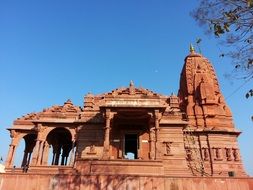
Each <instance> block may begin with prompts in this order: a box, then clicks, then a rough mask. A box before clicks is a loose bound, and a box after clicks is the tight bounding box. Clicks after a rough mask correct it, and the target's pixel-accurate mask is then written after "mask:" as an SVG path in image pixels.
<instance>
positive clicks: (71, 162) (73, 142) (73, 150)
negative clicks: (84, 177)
mask: <svg viewBox="0 0 253 190" xmlns="http://www.w3.org/2000/svg"><path fill="white" fill-rule="evenodd" d="M74 159H75V140H72V148H71V153H70V161H69V165H70V166H72V165H74Z"/></svg>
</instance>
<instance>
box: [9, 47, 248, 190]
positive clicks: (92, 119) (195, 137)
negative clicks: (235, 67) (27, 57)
mask: <svg viewBox="0 0 253 190" xmlns="http://www.w3.org/2000/svg"><path fill="white" fill-rule="evenodd" d="M8 130H9V131H10V133H11V139H12V141H11V144H10V149H9V153H8V157H7V160H6V171H7V173H11V172H13V169H12V167H13V160H14V155H15V150H16V147H17V146H18V144H19V142H20V140H21V139H22V138H23V139H24V140H25V144H26V146H25V150H24V155H23V161H22V163H21V166H22V167H23V166H29V170H28V173H29V174H34V175H38V174H48V175H49V174H50V175H61V174H64V175H65V174H66V175H67V176H68V177H67V178H68V180H69V181H70V182H69V183H70V185H73V184H74V185H76V186H75V187H77V189H82V188H81V187H82V186H81V185H82V183H84V182H83V181H82V180H81V181H80V179H81V178H82V177H80V176H86V177H88V179H91V180H92V179H93V178H92V177H91V176H99V180H100V178H101V179H103V180H104V181H106V183H107V182H108V180H109V178H108V176H110V179H111V178H112V179H113V180H116V181H115V183H116V182H117V183H118V182H119V183H120V180H121V178H120V179H119V178H117V176H132V177H133V176H135V177H133V179H141V178H142V177H145V176H146V177H147V176H153V177H155V178H157V179H159V180H162V181H163V182H161V183H164V187H165V185H166V183H167V182H166V180H170V179H169V178H172V177H174V178H175V179H177V178H178V177H180V179H181V178H184V177H185V178H187V180H191V178H189V177H202V178H203V179H204V178H205V177H208V180H211V182H210V183H213V182H212V178H214V179H217V178H219V177H222V178H226V177H235V176H236V177H240V178H244V177H247V175H246V174H245V172H244V169H243V165H242V160H241V156H240V151H239V147H238V143H237V137H238V136H239V134H240V132H239V131H237V130H236V128H235V127H234V124H233V119H232V114H231V112H230V109H229V108H228V106H227V104H226V103H225V101H224V98H223V95H222V93H221V90H220V87H219V84H218V80H217V76H216V74H215V71H214V68H213V66H212V65H211V63H210V62H209V61H208V60H207V59H206V58H204V57H203V56H202V55H200V54H197V53H195V52H194V50H193V49H191V52H190V54H189V55H188V56H187V57H186V58H185V63H184V66H183V69H182V72H181V78H180V87H179V92H178V96H176V95H170V96H168V95H160V94H158V93H155V92H153V91H151V90H148V89H145V88H137V87H135V86H134V83H133V82H132V81H131V82H130V85H129V86H128V87H124V88H117V89H115V90H113V91H111V92H108V93H104V94H101V95H93V94H91V93H89V94H87V95H86V96H85V97H84V105H83V106H82V107H79V106H75V105H73V103H72V102H71V100H68V101H66V102H65V103H64V104H63V105H60V106H52V107H50V108H47V109H44V110H43V111H41V112H38V113H31V114H27V115H26V116H23V117H21V118H18V119H17V120H15V121H14V123H13V126H12V127H11V128H9V129H8ZM16 171H18V169H16ZM78 176H79V177H80V179H79V178H78ZM106 176H107V177H106ZM65 177H66V176H65ZM89 177H91V178H89ZM63 178H64V177H63ZM76 178H78V180H77V179H76ZM188 178H189V179H188ZM145 179H146V178H145ZM152 179H153V178H152ZM198 179H200V178H198ZM99 180H98V181H99ZM143 180H144V179H143ZM146 180H147V183H150V182H149V179H148V177H147V179H146ZM159 180H158V181H159ZM205 180H207V179H205ZM84 181H85V180H84ZM144 181H145V180H144ZM76 183H77V184H76ZM87 183H88V182H87ZM99 183H100V184H102V182H99ZM122 183H123V182H122ZM140 183H142V182H139V184H140ZM143 183H144V182H143ZM173 183H174V182H173ZM191 183H193V182H191ZM84 184H86V182H85V183H84ZM89 184H93V183H90V182H89ZM152 184H153V186H154V184H155V183H153V182H152ZM57 185H58V186H57V187H59V188H60V189H61V187H62V186H61V183H60V182H59V183H57ZM86 185H87V184H86ZM153 186H152V187H153ZM110 187H111V186H110ZM157 187H158V186H156V188H157ZM196 187H197V186H196ZM221 187H222V185H221ZM187 188H188V187H187ZM187 188H186V189H187ZM189 188H190V187H189Z"/></svg>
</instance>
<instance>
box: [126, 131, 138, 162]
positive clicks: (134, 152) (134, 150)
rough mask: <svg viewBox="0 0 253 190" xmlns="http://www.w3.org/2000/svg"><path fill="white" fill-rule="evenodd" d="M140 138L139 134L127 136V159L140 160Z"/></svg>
mask: <svg viewBox="0 0 253 190" xmlns="http://www.w3.org/2000/svg"><path fill="white" fill-rule="evenodd" d="M138 138H139V137H138V135H137V134H125V144H124V147H125V149H124V153H125V158H127V159H130V160H131V159H137V158H138V144H139V142H138Z"/></svg>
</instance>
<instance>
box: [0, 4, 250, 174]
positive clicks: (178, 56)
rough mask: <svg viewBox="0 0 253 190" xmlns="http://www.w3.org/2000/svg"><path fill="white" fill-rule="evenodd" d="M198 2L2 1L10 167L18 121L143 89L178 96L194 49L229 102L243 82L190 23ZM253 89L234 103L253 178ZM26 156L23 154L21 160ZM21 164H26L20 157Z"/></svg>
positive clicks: (0, 124)
mask: <svg viewBox="0 0 253 190" xmlns="http://www.w3.org/2000/svg"><path fill="white" fill-rule="evenodd" d="M196 5H197V1H194V0H192V1H183V0H178V1H165V0H164V1H162V0H161V1H159V2H158V1H151V0H145V1H144V0H139V1H136V0H128V1H115V0H108V1H98V0H94V1H83V0H76V1H66V0H61V1H60V0H58V1H57V0H55V1H49V0H45V1H26V0H24V1H0V71H1V74H0V102H1V106H0V138H1V144H0V156H3V158H4V159H5V157H6V154H7V152H8V148H9V146H8V145H9V143H10V137H9V134H8V131H6V128H7V127H10V126H11V125H12V122H13V120H14V119H15V118H17V117H20V116H22V115H24V114H26V113H29V112H33V111H40V110H42V109H43V108H45V107H50V106H52V105H57V104H63V102H64V101H66V100H67V99H68V98H70V99H72V101H73V102H74V103H75V104H77V105H80V106H82V105H83V97H84V95H85V94H87V93H88V92H92V93H94V94H99V93H103V92H107V91H110V90H112V89H114V88H118V87H121V86H127V85H128V84H129V82H130V80H133V81H134V83H135V85H136V86H142V87H145V88H149V89H151V90H153V91H156V92H158V93H162V94H167V95H168V94H171V93H172V92H173V93H177V91H178V86H179V77H180V72H181V69H182V66H183V63H184V58H185V56H186V55H188V53H189V44H190V43H194V42H195V41H196V38H198V37H200V38H202V42H201V51H202V53H203V55H204V56H205V57H207V58H208V59H209V60H210V61H211V62H212V63H213V65H214V67H215V69H216V72H217V75H218V78H219V82H220V86H221V89H222V92H223V93H224V96H225V97H228V96H230V94H231V93H232V92H233V91H234V90H235V89H236V88H237V87H238V86H240V85H241V84H242V83H243V81H237V80H231V79H228V78H226V77H224V74H225V73H229V72H230V70H232V66H231V65H230V63H229V60H228V59H221V58H220V57H219V54H220V52H221V49H222V47H220V46H218V45H217V40H216V39H215V38H213V37H211V36H206V35H205V34H204V32H203V29H202V28H200V27H199V26H198V25H197V24H196V23H195V21H194V20H193V19H192V18H191V17H190V16H189V12H190V11H191V10H192V9H193V8H194V7H196ZM249 88H251V83H248V84H246V85H245V86H243V87H242V88H241V89H240V91H238V92H237V93H235V94H234V95H233V96H231V97H229V98H228V99H227V103H228V105H229V106H230V107H231V110H232V112H233V115H234V120H235V124H236V127H237V128H238V129H239V130H241V131H242V132H243V133H242V135H241V136H240V138H239V145H240V148H241V154H242V158H243V160H244V165H245V168H246V170H247V172H248V173H249V174H251V175H253V153H252V147H251V146H250V143H251V141H252V134H253V127H252V121H251V120H250V117H251V115H253V111H252V109H251V108H252V101H253V100H252V99H248V100H246V99H245V98H244V94H245V92H246V91H247V90H248V89H249ZM22 151H23V150H19V151H18V152H17V154H18V155H20V154H21V153H22ZM17 157H20V156H17Z"/></svg>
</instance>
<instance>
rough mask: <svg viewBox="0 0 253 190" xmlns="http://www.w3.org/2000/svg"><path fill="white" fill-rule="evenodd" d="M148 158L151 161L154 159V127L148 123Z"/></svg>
mask: <svg viewBox="0 0 253 190" xmlns="http://www.w3.org/2000/svg"><path fill="white" fill-rule="evenodd" d="M149 147H150V150H149V158H150V159H151V160H154V159H155V127H154V124H153V123H152V122H151V121H150V122H149Z"/></svg>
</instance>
